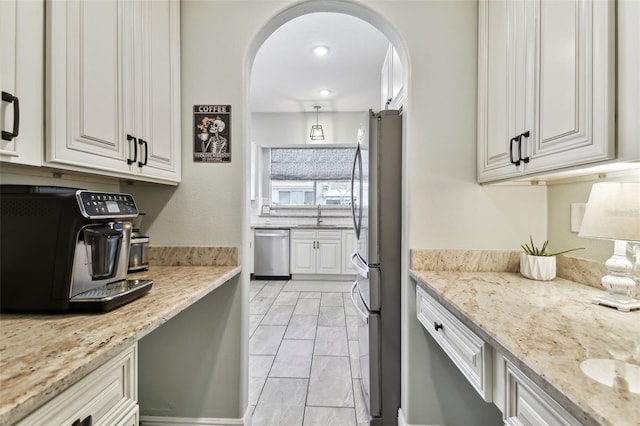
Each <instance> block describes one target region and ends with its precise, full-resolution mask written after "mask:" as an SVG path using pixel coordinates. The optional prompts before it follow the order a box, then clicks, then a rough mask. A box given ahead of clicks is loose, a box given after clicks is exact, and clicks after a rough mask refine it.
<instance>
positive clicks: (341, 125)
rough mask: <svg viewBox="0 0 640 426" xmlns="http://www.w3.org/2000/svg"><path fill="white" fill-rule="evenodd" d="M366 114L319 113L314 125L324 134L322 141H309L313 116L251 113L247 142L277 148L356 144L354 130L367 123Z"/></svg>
mask: <svg viewBox="0 0 640 426" xmlns="http://www.w3.org/2000/svg"><path fill="white" fill-rule="evenodd" d="M366 119H367V113H366V112H364V111H363V112H323V113H320V115H319V118H318V123H319V124H320V125H321V126H322V129H323V131H324V140H323V141H312V140H311V139H310V138H309V133H310V131H311V125H312V124H316V114H315V113H302V112H277V113H268V112H254V113H252V114H251V139H252V141H253V142H254V143H256V144H257V145H266V146H281V145H290V144H312V145H320V144H340V145H353V146H355V144H356V137H357V133H358V128H359V127H360V126H361V125H365V124H367V123H368V121H366Z"/></svg>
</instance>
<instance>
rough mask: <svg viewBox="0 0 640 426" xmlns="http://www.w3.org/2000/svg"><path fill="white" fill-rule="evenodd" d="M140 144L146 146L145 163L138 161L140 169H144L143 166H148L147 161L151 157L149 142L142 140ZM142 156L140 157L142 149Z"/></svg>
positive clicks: (139, 140) (139, 141)
mask: <svg viewBox="0 0 640 426" xmlns="http://www.w3.org/2000/svg"><path fill="white" fill-rule="evenodd" d="M138 143H139V144H140V145H144V161H138V167H142V166H146V165H147V159H148V156H149V144H148V143H147V141H145V140H142V139H138ZM140 151H141V154H140V156H142V148H140Z"/></svg>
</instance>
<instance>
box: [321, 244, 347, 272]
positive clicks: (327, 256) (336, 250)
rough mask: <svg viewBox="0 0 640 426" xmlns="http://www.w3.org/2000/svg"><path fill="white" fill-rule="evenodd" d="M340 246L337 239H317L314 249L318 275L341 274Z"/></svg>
mask: <svg viewBox="0 0 640 426" xmlns="http://www.w3.org/2000/svg"><path fill="white" fill-rule="evenodd" d="M340 246H341V243H340V240H339V239H323V238H318V241H317V248H316V251H317V256H318V260H317V273H318V274H340V273H341V272H342V265H341V262H340V258H341V250H340Z"/></svg>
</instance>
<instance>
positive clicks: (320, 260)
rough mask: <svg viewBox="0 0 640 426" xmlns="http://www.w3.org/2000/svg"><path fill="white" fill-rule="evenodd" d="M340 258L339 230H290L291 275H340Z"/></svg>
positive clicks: (340, 242) (340, 237)
mask: <svg viewBox="0 0 640 426" xmlns="http://www.w3.org/2000/svg"><path fill="white" fill-rule="evenodd" d="M341 257H342V234H341V231H340V230H337V229H331V230H323V229H292V230H291V273H292V274H330V275H335V274H340V273H342V262H341Z"/></svg>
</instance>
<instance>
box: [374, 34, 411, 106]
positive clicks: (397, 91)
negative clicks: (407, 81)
mask: <svg viewBox="0 0 640 426" xmlns="http://www.w3.org/2000/svg"><path fill="white" fill-rule="evenodd" d="M403 81H404V75H403V69H402V62H401V61H400V56H398V52H397V51H396V49H395V48H394V47H393V45H392V44H389V48H388V49H387V55H386V56H385V58H384V62H383V63H382V71H381V78H380V83H381V105H380V108H381V109H400V107H402V104H403V103H404V96H405V95H404V90H403Z"/></svg>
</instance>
